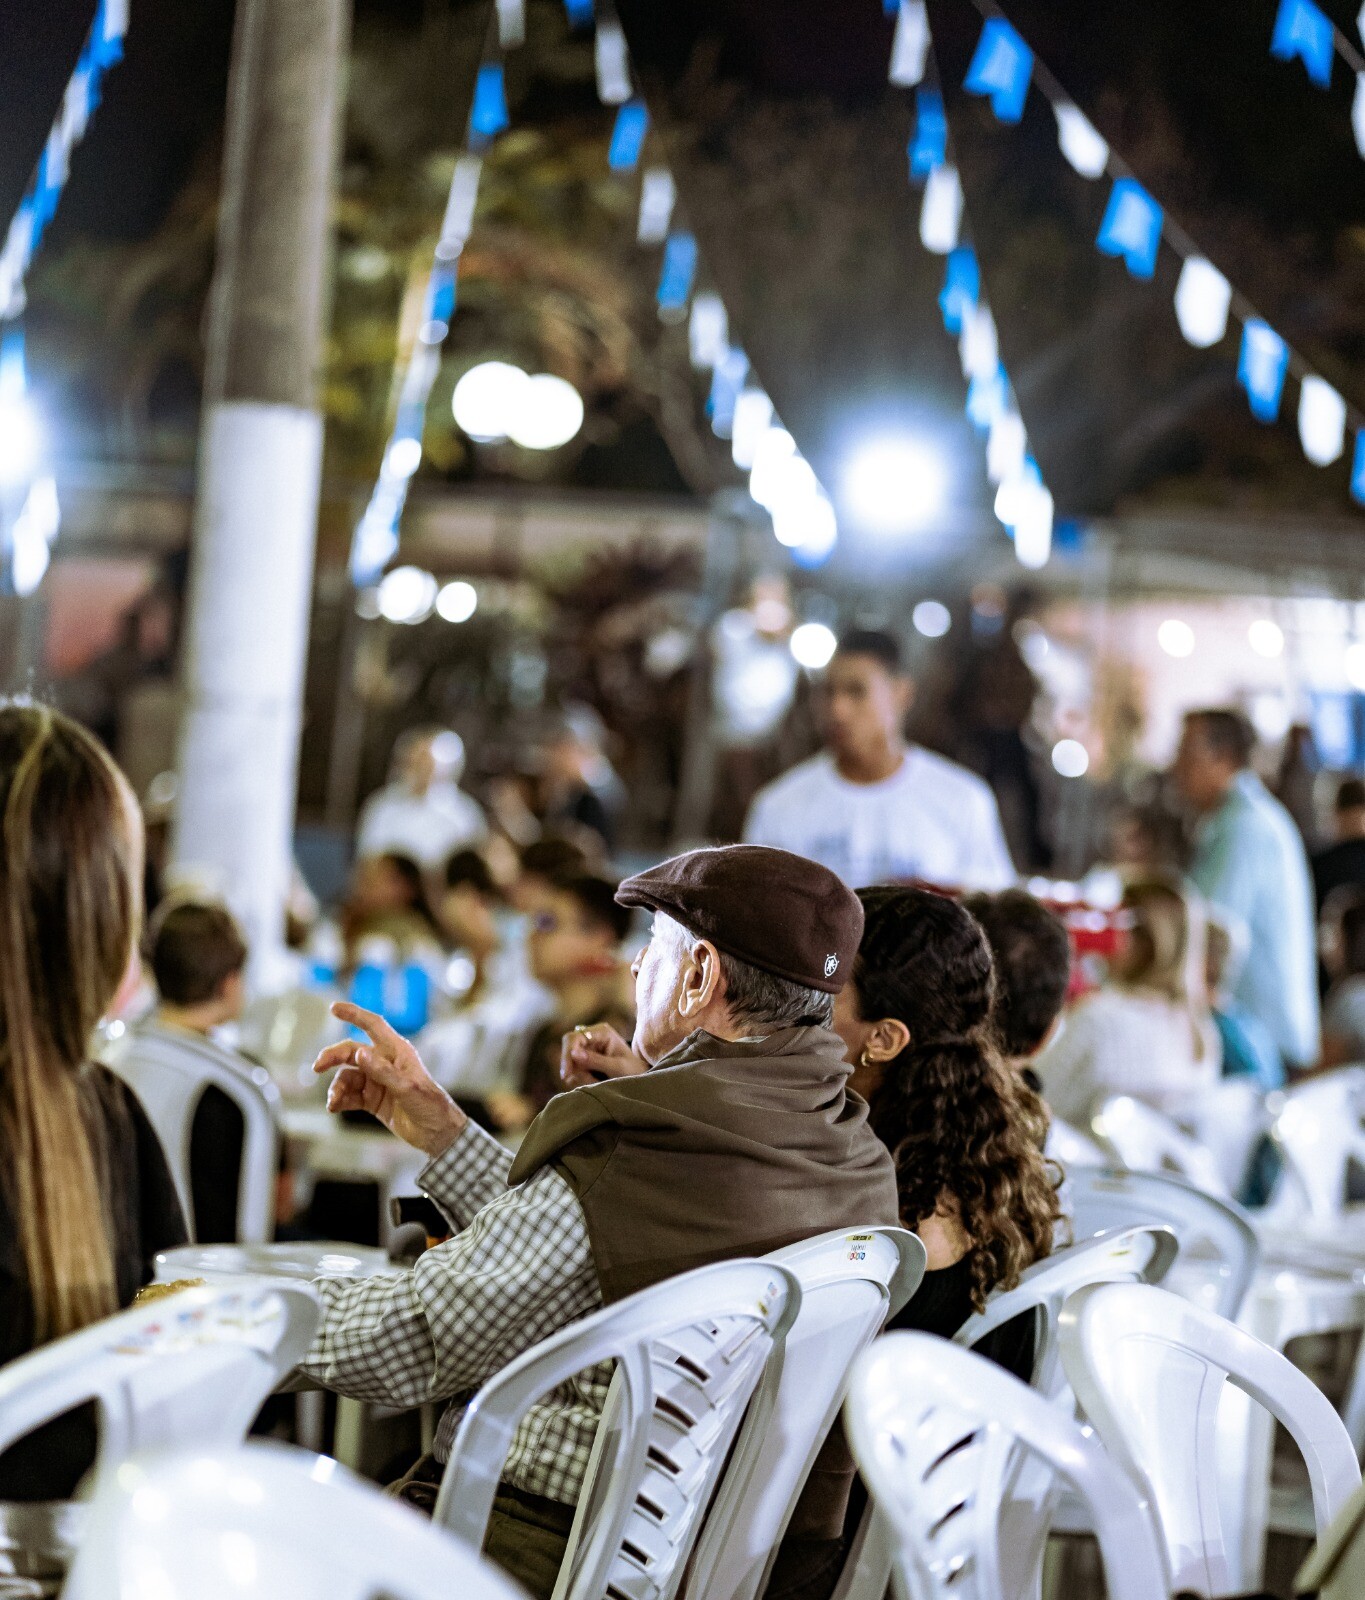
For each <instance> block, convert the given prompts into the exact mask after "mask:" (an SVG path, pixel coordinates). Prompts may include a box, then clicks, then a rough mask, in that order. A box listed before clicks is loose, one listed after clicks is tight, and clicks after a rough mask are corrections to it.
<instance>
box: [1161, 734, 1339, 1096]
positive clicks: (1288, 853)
mask: <svg viewBox="0 0 1365 1600" xmlns="http://www.w3.org/2000/svg"><path fill="white" fill-rule="evenodd" d="M1255 746H1256V735H1255V734H1254V733H1253V731H1252V728H1251V724H1250V723H1249V722H1248V721H1247V719H1246V718H1245V717H1244V716H1243V715H1242V714H1241V712H1239V711H1227V710H1210V711H1191V712H1190V713H1189V714H1188V715H1187V716H1186V718H1185V726H1184V731H1183V732H1182V734H1181V737H1180V748H1179V749H1178V750H1177V752H1176V758H1175V767H1174V769H1173V776H1174V778H1175V782H1176V787H1177V788H1178V789H1179V790H1180V792H1181V794H1182V795H1183V796H1184V798H1185V799H1186V800H1187V801H1188V802H1189V804H1190V805H1191V806H1192V807H1193V808H1194V810H1195V811H1196V812H1197V813H1198V814H1199V823H1198V827H1197V829H1196V833H1195V851H1194V860H1193V862H1192V863H1191V866H1190V876H1191V877H1192V878H1193V880H1194V882H1195V883H1196V884H1197V885H1198V887H1199V888H1200V890H1202V892H1203V893H1204V895H1205V896H1206V898H1207V899H1208V900H1210V901H1211V902H1212V903H1213V904H1214V905H1215V906H1219V907H1221V908H1222V909H1223V910H1224V911H1226V912H1229V913H1231V914H1232V915H1233V916H1235V917H1238V918H1240V920H1241V921H1242V922H1243V923H1244V924H1245V925H1246V928H1247V931H1248V933H1249V934H1250V944H1249V947H1248V950H1247V957H1246V961H1245V964H1244V965H1243V967H1242V970H1241V972H1240V974H1238V975H1237V977H1236V980H1235V982H1234V984H1233V995H1234V997H1235V998H1236V1000H1237V1002H1238V1003H1239V1004H1240V1005H1241V1006H1242V1007H1243V1008H1244V1009H1245V1010H1246V1011H1248V1012H1250V1014H1251V1015H1252V1016H1253V1017H1256V1018H1257V1019H1258V1020H1259V1021H1260V1022H1262V1023H1264V1025H1265V1027H1266V1028H1267V1029H1268V1030H1269V1033H1270V1036H1271V1038H1272V1039H1274V1041H1275V1044H1276V1046H1277V1047H1278V1048H1279V1050H1280V1053H1281V1054H1282V1055H1283V1057H1284V1060H1285V1065H1286V1066H1287V1067H1288V1068H1289V1069H1290V1070H1291V1071H1293V1070H1294V1069H1295V1068H1302V1067H1310V1066H1313V1065H1314V1064H1315V1063H1316V1062H1317V1060H1318V1055H1319V1049H1320V1039H1319V1031H1318V989H1317V939H1316V925H1315V923H1314V917H1313V883H1312V877H1311V875H1310V873H1309V868H1308V857H1307V855H1306V854H1305V851H1304V847H1303V840H1302V839H1301V838H1300V836H1299V831H1298V829H1297V827H1295V825H1294V821H1293V818H1292V817H1291V816H1290V815H1289V813H1288V812H1287V811H1286V810H1285V808H1284V807H1283V806H1282V805H1281V804H1280V802H1279V801H1278V800H1276V799H1275V797H1274V796H1273V795H1272V794H1271V793H1270V791H1269V790H1268V789H1267V788H1266V787H1265V785H1264V784H1263V783H1262V782H1261V780H1260V779H1259V778H1258V777H1257V776H1256V774H1255V773H1254V772H1253V771H1252V770H1251V767H1250V762H1251V755H1252V751H1253V750H1254V749H1255Z"/></svg>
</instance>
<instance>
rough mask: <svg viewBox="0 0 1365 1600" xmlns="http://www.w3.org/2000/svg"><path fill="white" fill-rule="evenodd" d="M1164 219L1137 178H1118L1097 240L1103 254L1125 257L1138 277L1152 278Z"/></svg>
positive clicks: (1126, 262)
mask: <svg viewBox="0 0 1365 1600" xmlns="http://www.w3.org/2000/svg"><path fill="white" fill-rule="evenodd" d="M1161 218H1162V211H1161V207H1160V206H1159V205H1158V204H1157V203H1156V201H1155V200H1153V199H1152V197H1151V195H1149V194H1148V193H1147V191H1146V190H1145V189H1144V188H1143V187H1142V185H1141V184H1140V183H1138V182H1137V181H1136V179H1133V178H1117V179H1115V181H1114V187H1113V189H1112V191H1111V192H1110V195H1109V204H1108V206H1107V207H1106V208H1105V212H1104V221H1103V222H1101V223H1100V232H1099V237H1098V238H1097V239H1096V241H1095V243H1096V244H1097V245H1098V247H1099V250H1100V254H1101V255H1106V256H1117V257H1121V258H1122V260H1123V262H1124V264H1125V265H1126V266H1127V268H1128V270H1129V272H1131V273H1132V275H1133V276H1134V277H1135V278H1150V277H1151V276H1152V274H1153V273H1154V272H1155V271H1156V257H1157V250H1158V248H1159V246H1160V244H1161Z"/></svg>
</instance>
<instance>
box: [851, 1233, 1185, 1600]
mask: <svg viewBox="0 0 1365 1600" xmlns="http://www.w3.org/2000/svg"><path fill="white" fill-rule="evenodd" d="M1179 1248H1180V1247H1179V1244H1178V1242H1177V1240H1176V1237H1175V1234H1174V1233H1172V1232H1171V1230H1170V1229H1169V1228H1166V1227H1151V1226H1141V1227H1128V1228H1119V1229H1116V1230H1114V1232H1112V1233H1106V1234H1101V1235H1099V1236H1098V1237H1096V1238H1094V1239H1087V1240H1084V1241H1083V1242H1081V1243H1078V1244H1073V1245H1069V1246H1067V1247H1066V1248H1065V1249H1063V1250H1057V1251H1054V1252H1053V1254H1052V1255H1050V1256H1048V1257H1046V1258H1045V1259H1044V1260H1042V1261H1037V1262H1035V1263H1034V1264H1033V1266H1031V1267H1028V1268H1026V1269H1025V1271H1024V1272H1023V1274H1022V1275H1021V1277H1020V1280H1019V1282H1018V1284H1016V1285H1015V1287H1014V1288H1013V1289H1007V1290H1003V1291H997V1292H996V1293H995V1294H993V1295H991V1296H990V1298H989V1299H988V1300H987V1302H986V1309H985V1310H984V1311H981V1312H978V1313H976V1314H975V1315H974V1316H971V1317H969V1318H968V1319H967V1321H966V1322H964V1323H963V1325H962V1327H961V1328H959V1329H958V1331H957V1333H956V1335H955V1336H954V1339H953V1343H954V1344H957V1345H961V1346H964V1347H966V1348H967V1349H971V1348H972V1347H974V1346H977V1345H979V1344H980V1343H981V1341H982V1340H983V1339H984V1338H986V1336H987V1335H988V1334H991V1333H994V1332H995V1330H996V1329H997V1328H1002V1327H1004V1325H1005V1324H1006V1323H1007V1322H1013V1321H1014V1319H1015V1318H1016V1317H1022V1316H1025V1315H1027V1314H1028V1313H1029V1312H1032V1313H1033V1317H1034V1354H1033V1373H1032V1378H1031V1384H1030V1386H1031V1387H1032V1388H1033V1389H1035V1390H1036V1391H1037V1392H1038V1393H1039V1394H1040V1395H1041V1396H1042V1397H1043V1398H1044V1399H1045V1400H1047V1401H1049V1402H1050V1403H1051V1404H1052V1405H1054V1406H1056V1407H1057V1409H1058V1410H1059V1412H1060V1413H1061V1414H1062V1415H1064V1416H1065V1417H1067V1418H1068V1419H1069V1418H1070V1417H1072V1416H1073V1415H1074V1412H1075V1402H1074V1400H1073V1398H1072V1395H1071V1391H1070V1389H1069V1387H1068V1386H1067V1382H1066V1375H1065V1373H1064V1372H1063V1371H1062V1363H1061V1355H1060V1353H1059V1351H1058V1348H1057V1321H1058V1318H1059V1317H1060V1316H1061V1311H1062V1307H1063V1305H1065V1303H1066V1301H1067V1299H1068V1297H1069V1296H1070V1295H1071V1294H1073V1293H1074V1292H1075V1291H1076V1290H1077V1289H1079V1288H1081V1287H1082V1286H1083V1285H1085V1284H1092V1283H1134V1282H1143V1283H1159V1282H1160V1281H1161V1280H1162V1279H1163V1278H1164V1277H1165V1276H1166V1274H1167V1272H1168V1271H1169V1270H1170V1268H1171V1266H1172V1264H1173V1263H1174V1261H1175V1258H1176V1255H1177V1253H1178V1251H1179ZM1060 1493H1061V1486H1060V1485H1059V1484H1058V1483H1057V1481H1056V1475H1055V1474H1054V1473H1053V1472H1052V1471H1051V1470H1050V1469H1044V1468H1042V1467H1041V1466H1039V1464H1038V1463H1037V1462H1034V1461H1030V1460H1027V1459H1026V1460H1024V1461H1021V1462H1017V1463H1016V1464H1015V1470H1014V1472H1013V1474H1012V1476H1011V1478H1010V1479H1009V1481H1008V1482H1007V1483H1005V1484H1002V1486H1001V1495H1002V1497H1003V1499H1004V1502H1005V1504H1004V1506H1003V1509H1002V1511H1001V1516H1002V1518H1003V1519H1004V1520H1005V1521H1006V1522H1007V1523H1008V1524H1009V1526H1010V1527H1011V1530H1012V1532H1011V1539H1010V1548H1011V1550H1012V1551H1014V1552H1015V1553H1016V1554H1017V1557H1018V1559H1017V1562H1012V1563H1011V1566H1010V1571H1009V1572H1008V1574H1007V1575H1006V1576H1007V1582H1006V1587H1005V1590H1004V1593H1005V1595H1006V1596H1007V1600H1018V1597H1022V1596H1030V1595H1034V1594H1036V1593H1037V1588H1038V1578H1039V1573H1040V1571H1041V1568H1042V1560H1043V1550H1044V1546H1045V1545H1046V1543H1047V1534H1048V1529H1049V1528H1050V1527H1051V1526H1052V1523H1053V1520H1054V1517H1055V1516H1056V1514H1057V1506H1058V1501H1059V1497H1060ZM1083 1515H1084V1509H1083V1507H1082V1508H1081V1510H1080V1511H1078V1512H1075V1513H1074V1514H1073V1515H1072V1516H1070V1517H1069V1518H1068V1521H1069V1522H1076V1523H1077V1525H1078V1526H1081V1527H1085V1526H1086V1523H1085V1522H1084V1521H1083V1520H1082V1521H1079V1522H1077V1518H1080V1517H1083ZM892 1557H893V1547H892V1544H891V1542H890V1540H889V1538H888V1536H887V1530H886V1529H885V1528H884V1527H883V1526H881V1524H880V1519H879V1517H878V1516H877V1515H876V1512H875V1507H869V1508H868V1511H867V1512H866V1513H865V1514H864V1516H863V1520H862V1523H861V1525H860V1526H859V1528H858V1530H857V1533H856V1535H855V1537H854V1540H853V1544H852V1547H851V1548H850V1550H849V1554H848V1559H847V1561H846V1563H845V1566H844V1572H843V1576H842V1577H841V1579H840V1582H839V1587H838V1589H837V1590H836V1600H883V1596H884V1595H885V1594H886V1586H887V1583H888V1582H889V1581H890V1578H891V1568H892Z"/></svg>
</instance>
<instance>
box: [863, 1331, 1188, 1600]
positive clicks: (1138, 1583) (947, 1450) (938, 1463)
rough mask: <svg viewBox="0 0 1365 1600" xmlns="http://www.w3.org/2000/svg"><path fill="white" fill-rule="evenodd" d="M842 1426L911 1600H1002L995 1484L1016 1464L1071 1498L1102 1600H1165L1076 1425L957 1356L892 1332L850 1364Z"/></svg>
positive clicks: (1114, 1487)
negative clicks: (1026, 1459) (1094, 1539)
mask: <svg viewBox="0 0 1365 1600" xmlns="http://www.w3.org/2000/svg"><path fill="white" fill-rule="evenodd" d="M844 1418H845V1422H846V1425H847V1428H848V1435H849V1441H850V1443H851V1445H852V1447H853V1453H854V1457H855V1458H856V1460H857V1462H858V1466H859V1469H860V1471H861V1472H862V1475H863V1480H864V1482H865V1483H866V1484H867V1486H868V1490H869V1492H870V1493H871V1495H872V1498H873V1500H874V1502H875V1503H876V1505H877V1506H878V1508H879V1510H880V1512H881V1514H882V1516H883V1517H884V1518H885V1519H886V1521H887V1522H888V1523H889V1524H890V1527H891V1529H892V1531H893V1534H894V1536H895V1542H896V1545H897V1547H898V1549H897V1555H898V1561H897V1567H898V1570H899V1574H900V1578H901V1587H902V1592H903V1593H904V1594H905V1595H907V1596H908V1597H909V1600H1000V1596H1001V1595H1002V1594H1005V1593H1008V1592H1009V1585H1008V1581H1007V1578H1006V1576H1005V1575H1006V1574H1007V1573H1008V1572H1009V1571H1010V1570H1011V1569H1014V1570H1018V1569H1019V1568H1020V1566H1021V1565H1023V1564H1025V1563H1026V1562H1027V1560H1028V1559H1030V1557H1031V1550H1030V1549H1027V1548H1020V1549H1012V1548H1011V1542H1012V1540H1013V1539H1014V1537H1015V1535H1014V1533H1013V1531H1012V1530H1011V1529H1010V1527H1009V1526H1008V1524H1007V1523H1005V1522H1003V1521H1002V1515H1001V1514H1002V1509H1003V1508H1004V1507H1005V1506H1006V1503H1007V1502H1006V1497H1005V1495H1004V1493H1003V1489H1004V1485H1005V1483H1006V1481H1007V1479H1008V1478H1009V1476H1010V1474H1011V1472H1012V1470H1013V1469H1014V1468H1015V1467H1016V1465H1017V1463H1018V1461H1019V1459H1020V1457H1021V1456H1022V1455H1023V1454H1024V1453H1025V1452H1027V1453H1028V1455H1029V1456H1030V1457H1032V1458H1033V1459H1034V1460H1035V1461H1036V1462H1037V1463H1038V1465H1039V1466H1040V1468H1041V1469H1042V1473H1043V1474H1044V1475H1045V1476H1047V1477H1049V1478H1053V1477H1055V1478H1057V1479H1059V1480H1060V1481H1062V1482H1064V1483H1066V1484H1068V1485H1069V1486H1070V1487H1071V1489H1072V1490H1073V1491H1074V1492H1075V1493H1076V1494H1077V1495H1079V1496H1080V1498H1081V1501H1082V1503H1083V1504H1084V1506H1085V1508H1086V1512H1087V1515H1088V1518H1089V1520H1090V1522H1091V1524H1092V1525H1093V1527H1094V1528H1095V1531H1096V1534H1097V1536H1098V1539H1099V1545H1100V1556H1101V1559H1102V1560H1103V1562H1104V1573H1105V1588H1106V1592H1107V1593H1108V1595H1109V1600H1165V1596H1166V1595H1167V1594H1168V1593H1169V1588H1168V1585H1167V1581H1166V1570H1165V1562H1164V1559H1163V1554H1162V1549H1161V1544H1160V1542H1159V1540H1158V1538H1157V1535H1156V1531H1155V1529H1154V1528H1153V1526H1152V1519H1151V1514H1150V1511H1149V1509H1148V1507H1147V1506H1146V1505H1145V1504H1144V1502H1143V1500H1142V1499H1141V1497H1140V1495H1139V1494H1138V1493H1137V1492H1136V1491H1135V1490H1134V1488H1133V1486H1132V1484H1130V1483H1129V1482H1128V1480H1127V1479H1126V1478H1125V1477H1124V1475H1123V1474H1122V1472H1120V1471H1119V1470H1118V1468H1117V1467H1116V1466H1115V1465H1114V1464H1113V1462H1111V1461H1110V1460H1109V1458H1108V1457H1107V1456H1106V1455H1105V1453H1104V1451H1103V1450H1102V1449H1101V1448H1100V1446H1099V1445H1098V1444H1097V1443H1096V1441H1095V1440H1094V1439H1092V1438H1090V1437H1088V1436H1087V1435H1086V1434H1085V1433H1083V1432H1082V1431H1081V1429H1080V1428H1079V1427H1078V1426H1077V1424H1076V1423H1075V1422H1073V1421H1072V1420H1071V1418H1069V1417H1068V1416H1066V1415H1065V1414H1064V1413H1063V1412H1061V1411H1059V1410H1058V1409H1057V1407H1056V1406H1054V1405H1051V1404H1049V1403H1048V1402H1047V1401H1046V1400H1044V1399H1043V1398H1042V1397H1041V1396H1039V1395H1037V1394H1035V1393H1033V1392H1032V1391H1031V1390H1030V1389H1028V1388H1027V1387H1025V1385H1023V1384H1021V1383H1019V1382H1018V1381H1017V1380H1016V1379H1014V1378H1011V1377H1010V1375H1009V1374H1008V1373H1007V1372H1003V1371H1001V1369H1000V1368H999V1367H997V1366H995V1365H994V1364H993V1363H992V1362H989V1361H986V1360H985V1359H984V1358H982V1357H980V1356H975V1355H972V1354H971V1353H970V1352H968V1351H965V1350H954V1349H952V1348H951V1347H950V1348H946V1349H945V1347H944V1345H943V1342H942V1341H941V1340H939V1339H935V1338H934V1337H933V1336H932V1335H931V1334H924V1333H891V1334H888V1335H887V1336H886V1337H885V1338H884V1339H879V1340H878V1341H877V1342H876V1344H875V1345H873V1347H872V1348H871V1349H870V1350H868V1351H867V1352H865V1353H864V1354H863V1355H862V1356H860V1357H859V1358H858V1361H857V1363H856V1364H855V1366H854V1369H853V1379H852V1383H851V1385H850V1388H849V1395H848V1400H847V1402H846V1403H845V1406H844Z"/></svg>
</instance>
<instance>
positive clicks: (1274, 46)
mask: <svg viewBox="0 0 1365 1600" xmlns="http://www.w3.org/2000/svg"><path fill="white" fill-rule="evenodd" d="M1335 48H1336V32H1335V29H1334V28H1333V27H1332V23H1331V19H1330V18H1329V17H1328V16H1327V14H1326V12H1325V11H1323V10H1322V8H1321V7H1320V6H1316V5H1314V4H1313V0H1280V9H1279V10H1278V11H1277V12H1276V14H1275V31H1274V33H1273V34H1272V35H1271V39H1270V53H1271V55H1272V56H1274V57H1275V58H1276V60H1278V61H1293V60H1295V59H1297V60H1299V61H1302V62H1303V64H1304V67H1305V69H1306V70H1307V72H1308V77H1309V81H1310V82H1312V83H1315V84H1317V86H1318V88H1319V89H1326V88H1328V87H1329V86H1330V85H1331V82H1332V56H1333V53H1334V51H1335Z"/></svg>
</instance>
